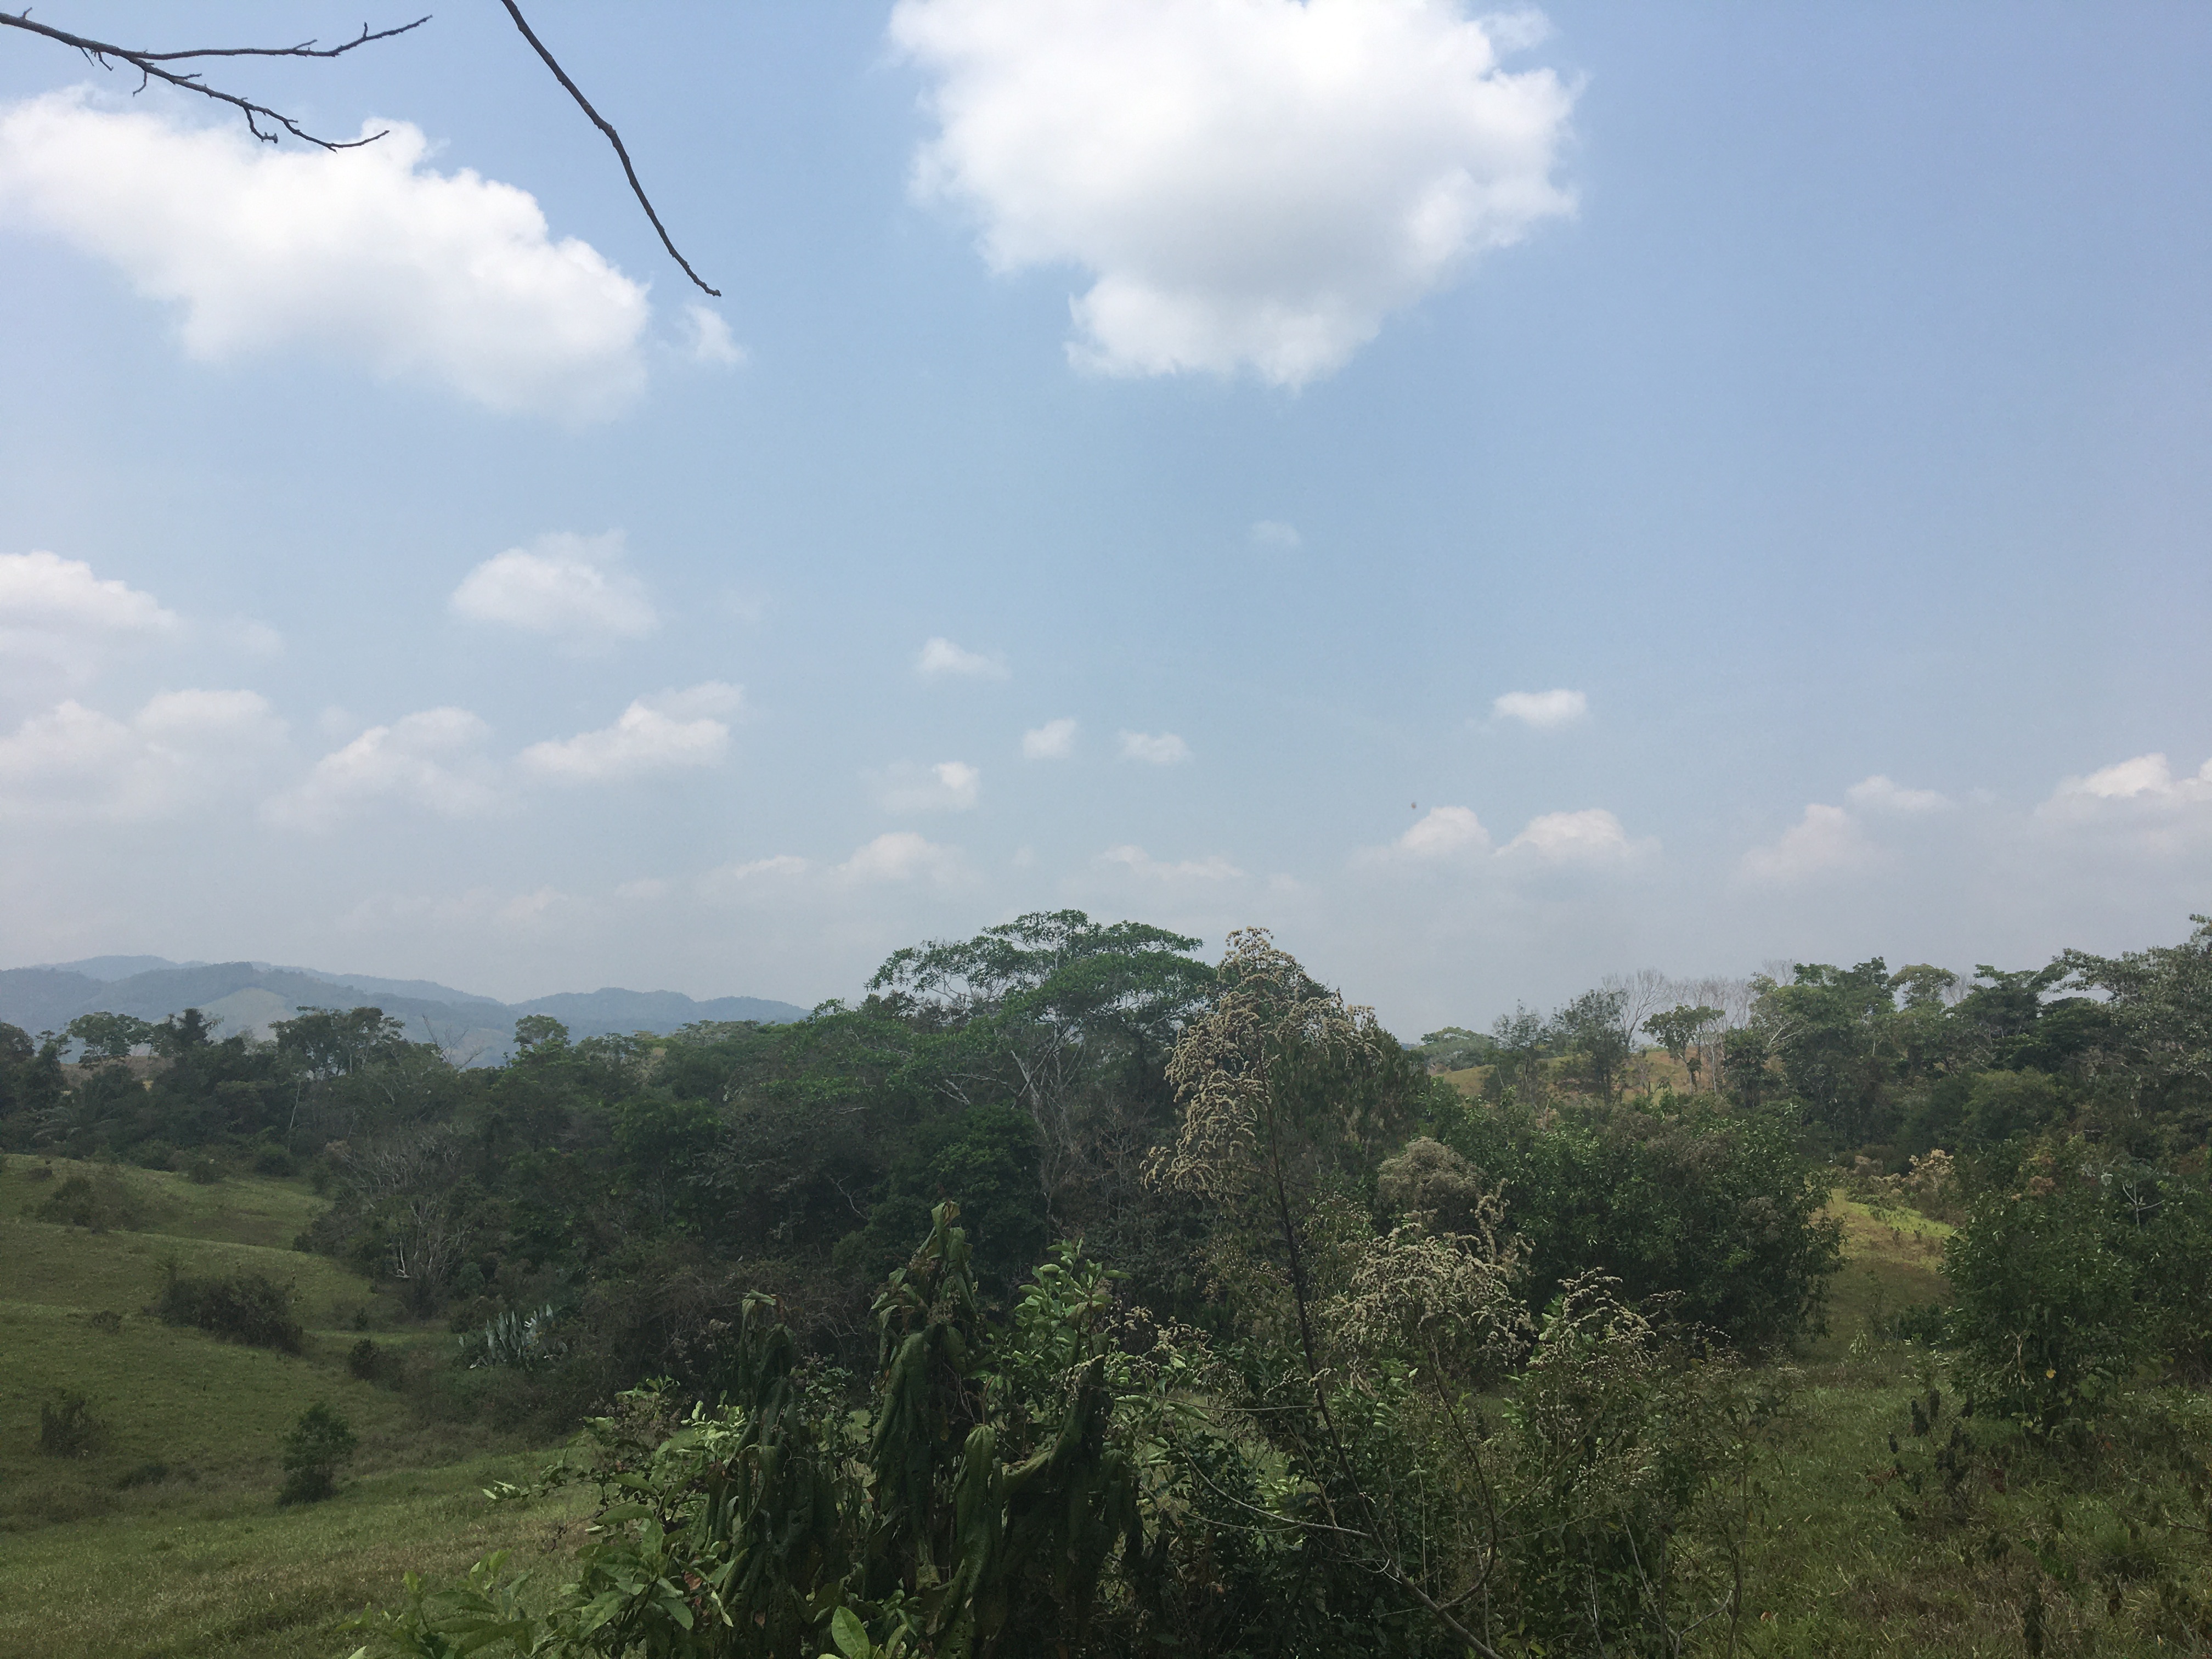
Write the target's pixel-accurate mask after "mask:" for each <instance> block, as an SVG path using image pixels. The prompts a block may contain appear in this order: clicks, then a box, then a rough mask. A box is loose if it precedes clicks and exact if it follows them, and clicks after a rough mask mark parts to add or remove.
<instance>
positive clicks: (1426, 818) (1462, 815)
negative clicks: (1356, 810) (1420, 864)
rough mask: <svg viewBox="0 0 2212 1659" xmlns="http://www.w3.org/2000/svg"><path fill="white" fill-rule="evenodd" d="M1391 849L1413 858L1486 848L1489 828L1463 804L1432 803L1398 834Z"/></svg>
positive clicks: (1445, 856)
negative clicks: (1415, 821)
mask: <svg viewBox="0 0 2212 1659" xmlns="http://www.w3.org/2000/svg"><path fill="white" fill-rule="evenodd" d="M1394 850H1395V851H1397V852H1399V853H1401V854H1406V855H1407V857H1410V858H1416V859H1449V858H1457V857H1462V856H1464V855H1466V854H1472V853H1486V852H1488V851H1489V850H1490V831H1488V830H1487V829H1484V828H1483V827H1482V820H1481V819H1480V818H1479V817H1475V815H1474V811H1473V810H1472V809H1471V808H1468V807H1465V806H1432V807H1431V808H1430V809H1429V810H1428V811H1427V812H1426V813H1425V814H1423V815H1422V817H1420V819H1419V821H1418V822H1417V823H1414V825H1413V828H1412V829H1408V830H1407V831H1406V833H1405V834H1404V835H1402V836H1399V837H1398V839H1397V841H1396V842H1395V848H1394Z"/></svg>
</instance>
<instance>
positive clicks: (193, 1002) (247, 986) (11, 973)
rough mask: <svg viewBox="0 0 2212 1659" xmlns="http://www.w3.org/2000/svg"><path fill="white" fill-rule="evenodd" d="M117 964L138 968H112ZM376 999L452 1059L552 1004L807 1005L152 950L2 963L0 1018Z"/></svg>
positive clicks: (715, 1011) (243, 1016) (623, 1019)
mask: <svg viewBox="0 0 2212 1659" xmlns="http://www.w3.org/2000/svg"><path fill="white" fill-rule="evenodd" d="M118 964H120V965H131V964H138V968H137V971H135V972H130V973H126V974H122V975H118V974H116V973H114V972H112V969H114V968H115V967H117V966H118ZM369 1003H373V1004H374V1006H377V1007H379V1008H381V1009H383V1010H384V1012H386V1013H387V1014H390V1015H391V1016H392V1018H395V1019H399V1020H404V1022H405V1023H406V1025H407V1030H408V1035H409V1036H411V1037H413V1038H415V1039H416V1041H417V1042H435V1043H437V1044H439V1045H440V1046H441V1047H442V1048H445V1049H446V1050H447V1053H449V1054H452V1055H453V1056H454V1057H455V1058H456V1059H457V1060H459V1059H461V1058H463V1057H464V1056H466V1057H470V1058H476V1059H482V1060H498V1059H502V1058H504V1057H505V1055H506V1054H507V1050H508V1048H510V1047H511V1046H512V1043H513V1036H514V1022H515V1021H516V1020H517V1019H518V1018H520V1017H521V1016H523V1015H524V1014H550V1015H551V1016H552V1017H553V1018H556V1019H557V1020H559V1021H560V1022H561V1023H562V1024H564V1025H566V1026H567V1027H568V1031H569V1035H570V1036H574V1037H578V1038H581V1037H587V1036H612V1035H615V1034H617V1033H627V1032H630V1031H654V1032H661V1033H666V1032H669V1031H673V1030H677V1029H678V1027H680V1026H684V1025H689V1024H692V1023H694V1022H695V1021H697V1020H710V1019H711V1020H724V1019H727V1020H738V1019H750V1020H757V1021H760V1022H761V1023H763V1024H775V1023H780V1022H782V1021H787V1020H794V1019H804V1018H806V1010H805V1009H804V1008H801V1007H799V1006H795V1005H794V1004H792V1003H788V1002H776V1001H774V1000H769V999H768V998H764V997H714V998H712V999H710V1000H707V1001H703V1002H702V1001H698V1000H695V999H693V998H691V997H688V996H685V995H684V994H683V993H681V992H679V991H625V990H623V989H621V988H619V987H611V986H610V987H604V988H602V989H600V990H597V991H564V992H561V993H558V994H555V995H552V996H545V997H538V998H536V999H534V1000H531V1001H529V1002H520V1003H513V1004H508V1003H504V1002H501V1001H499V1000H497V999H495V998H492V997H486V996H479V995H477V994H475V993H473V992H470V991H458V990H455V989H454V988H453V987H452V986H450V985H441V984H438V983H437V982H436V981H432V980H425V979H386V978H382V977H380V976H379V975H373V974H326V973H322V972H319V971H318V970H315V969H305V968H280V967H276V966H274V965H272V964H271V963H265V962H218V963H173V962H170V961H167V959H165V958H163V957H88V958H87V959H86V960H85V961H83V962H81V963H63V964H59V965H56V966H52V967H45V968H11V969H4V970H0V1020H4V1021H6V1022H7V1023H9V1024H12V1025H20V1026H21V1027H22V1028H23V1029H24V1030H27V1031H30V1032H33V1033H34V1034H35V1033H37V1032H39V1031H50V1030H51V1031H58V1030H61V1029H62V1028H63V1027H64V1026H65V1025H67V1024H69V1022H70V1020H72V1019H74V1018H76V1017H77V1016H78V1015H79V1014H88V1013H93V1012H108V1013H118V1014H135V1015H137V1017H138V1018H141V1019H149V1020H160V1019H166V1018H168V1016H170V1015H171V1014H173V1013H177V1012H181V1011H182V1010H184V1009H186V1008H197V1009H200V1010H202V1011H203V1012H205V1013H207V1014H208V1015H210V1017H212V1018H218V1019H220V1020H221V1021H222V1026H221V1028H220V1029H221V1030H222V1031H224V1032H225V1033H230V1032H236V1031H245V1032H248V1033H251V1034H252V1035H254V1036H267V1035H268V1033H269V1028H270V1025H272V1024H274V1023H275V1022H276V1021H277V1020H280V1019H289V1018H291V1017H292V1015H293V1013H294V1012H295V1011H296V1010H298V1009H300V1008H301V1007H314V1008H354V1007H359V1006H362V1005H364V1004H369Z"/></svg>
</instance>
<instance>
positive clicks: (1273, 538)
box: [1250, 519, 1305, 553]
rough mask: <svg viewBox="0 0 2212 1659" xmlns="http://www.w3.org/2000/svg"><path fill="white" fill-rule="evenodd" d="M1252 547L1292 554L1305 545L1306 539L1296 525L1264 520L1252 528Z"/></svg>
mask: <svg viewBox="0 0 2212 1659" xmlns="http://www.w3.org/2000/svg"><path fill="white" fill-rule="evenodd" d="M1250 539H1251V543H1252V545H1253V546H1255V547H1264V548H1267V549H1269V550H1272V551H1274V552H1278V553H1292V552H1296V551H1297V550H1298V549H1299V548H1301V547H1304V545H1305V538H1304V537H1303V536H1301V535H1299V534H1298V527H1297V526H1296V525H1294V524H1282V523H1279V522H1278V521H1276V520H1273V519H1262V520H1260V521H1259V522H1258V523H1257V524H1255V525H1254V526H1252V529H1251V532H1250Z"/></svg>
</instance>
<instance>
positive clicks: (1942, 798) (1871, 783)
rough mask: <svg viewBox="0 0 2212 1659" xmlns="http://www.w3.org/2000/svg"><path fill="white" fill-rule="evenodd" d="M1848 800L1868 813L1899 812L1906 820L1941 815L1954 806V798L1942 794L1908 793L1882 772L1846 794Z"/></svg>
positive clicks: (1863, 781)
mask: <svg viewBox="0 0 2212 1659" xmlns="http://www.w3.org/2000/svg"><path fill="white" fill-rule="evenodd" d="M1844 799H1845V800H1847V801H1849V802H1850V804H1851V805H1854V806H1856V807H1858V808H1860V809H1862V810H1863V811H1869V812H1895V813H1900V814H1903V815H1905V816H1906V817H1917V815H1919V814H1920V813H1923V812H1940V811H1943V809H1944V808H1946V807H1948V806H1949V805H1951V798H1950V797H1949V796H1948V795H1946V794H1943V793H1942V792H1940V791H1938V790H1935V789H1907V788H1905V787H1903V786H1902V785H1899V784H1896V783H1893V782H1891V781H1890V780H1888V779H1887V778H1886V777H1884V776H1882V775H1881V773H1879V772H1877V773H1875V775H1873V776H1872V777H1870V778H1865V779H1862V780H1861V781H1859V782H1857V783H1855V784H1853V785H1852V786H1851V787H1850V788H1848V789H1846V790H1844Z"/></svg>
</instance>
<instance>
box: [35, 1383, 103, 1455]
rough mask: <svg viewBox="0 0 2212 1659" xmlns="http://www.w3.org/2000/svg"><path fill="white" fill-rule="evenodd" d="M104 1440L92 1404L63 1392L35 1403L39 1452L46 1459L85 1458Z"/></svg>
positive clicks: (74, 1392) (74, 1393)
mask: <svg viewBox="0 0 2212 1659" xmlns="http://www.w3.org/2000/svg"><path fill="white" fill-rule="evenodd" d="M106 1438H107V1425H106V1424H105V1423H103V1422H101V1421H100V1419H99V1418H97V1417H95V1416H94V1415H93V1411H92V1402H91V1401H89V1400H88V1399H86V1398H85V1397H84V1396H83V1395H81V1394H79V1393H77V1392H76V1390H75V1389H63V1390H61V1391H59V1392H58V1393H56V1394H54V1395H50V1396H49V1397H48V1398H46V1400H43V1401H40V1404H39V1449H40V1451H42V1452H44V1453H45V1454H46V1455H47V1456H48V1457H89V1456H90V1455H92V1454H93V1453H94V1452H95V1451H97V1450H99V1449H100V1445H101V1443H103V1442H104V1441H106Z"/></svg>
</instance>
